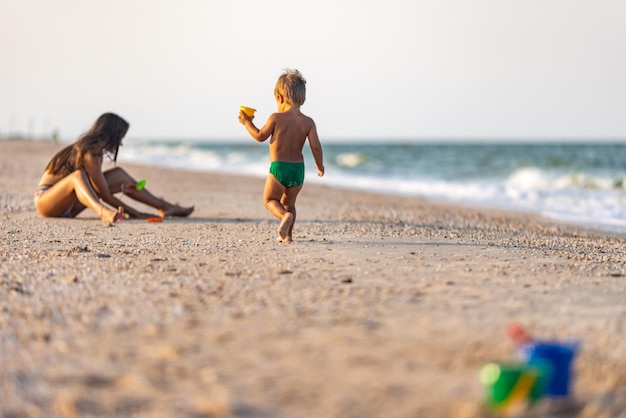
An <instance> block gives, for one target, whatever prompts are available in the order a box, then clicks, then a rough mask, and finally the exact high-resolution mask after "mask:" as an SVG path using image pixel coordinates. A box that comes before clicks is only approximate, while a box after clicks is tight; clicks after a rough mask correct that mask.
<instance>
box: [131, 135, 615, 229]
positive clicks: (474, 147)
mask: <svg viewBox="0 0 626 418" xmlns="http://www.w3.org/2000/svg"><path fill="white" fill-rule="evenodd" d="M305 158H306V161H305V162H306V165H307V179H306V181H307V182H311V183H320V184H326V185H329V186H333V187H342V188H349V189H358V190H367V191H372V192H379V193H387V194H394V195H402V196H414V197H420V198H424V199H429V200H435V201H444V202H455V203H462V204H469V205H474V206H480V207H487V208H498V209H508V210H514V211H518V212H530V213H536V214H540V215H543V216H546V217H548V218H553V219H557V220H561V221H566V222H570V223H576V224H582V225H586V226H591V227H594V228H599V229H602V230H605V231H614V232H626V143H624V144H622V143H548V144H540V143H511V144H504V143H415V142H406V143H402V142H383V141H381V142H379V143H371V142H368V143H324V160H325V161H324V162H325V166H326V175H325V176H324V177H323V178H318V177H317V176H316V170H315V167H314V164H313V160H312V156H311V152H310V150H309V149H308V148H305ZM119 161H120V162H122V161H129V162H134V163H141V164H148V165H154V166H167V167H174V168H179V169H185V170H194V171H219V172H224V173H237V174H244V175H250V176H258V177H265V176H266V173H267V170H268V167H269V156H268V149H267V143H263V144H257V143H254V142H252V143H242V142H232V143H228V142H215V141H205V142H202V141H137V140H135V141H132V140H131V141H125V145H124V148H123V150H122V152H120V157H119Z"/></svg>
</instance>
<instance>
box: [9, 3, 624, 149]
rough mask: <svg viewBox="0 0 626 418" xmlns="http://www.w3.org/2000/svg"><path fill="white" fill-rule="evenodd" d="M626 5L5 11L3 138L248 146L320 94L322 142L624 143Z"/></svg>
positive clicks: (37, 7)
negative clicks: (112, 130)
mask: <svg viewBox="0 0 626 418" xmlns="http://www.w3.org/2000/svg"><path fill="white" fill-rule="evenodd" d="M625 22H626V1H624V0H593V1H591V0H586V1H584V0H515V1H514V0H406V1H405V0H387V1H385V2H382V1H375V0H372V1H363V0H358V1H357V0H332V1H327V0H311V1H308V0H307V1H304V0H303V1H293V0H292V1H287V0H256V1H254V0H236V1H231V0H220V1H218V0H176V1H174V0H168V1H165V0H107V1H102V0H100V1H95V0H54V1H50V0H0V135H7V133H9V132H10V131H12V132H18V133H23V134H27V133H34V134H35V135H41V134H43V133H48V132H52V131H53V130H54V129H57V130H58V131H59V133H60V135H61V138H63V139H68V140H73V139H75V137H77V136H78V135H79V134H80V133H82V132H84V131H85V130H87V129H88V128H89V126H90V125H91V124H92V123H93V121H94V120H95V119H96V118H97V117H98V116H99V115H100V114H101V113H103V112H107V111H112V112H115V113H118V114H119V115H120V116H122V117H124V118H125V119H127V120H128V121H129V122H130V124H131V130H130V131H129V134H128V137H129V138H131V137H132V138H145V139H160V138H166V139H245V138H248V137H247V134H246V133H245V130H244V128H243V127H242V126H241V125H240V124H239V123H238V121H237V114H238V111H239V109H238V108H239V105H247V106H251V107H255V108H257V109H258V112H257V117H256V119H255V122H256V123H257V125H263V123H264V122H265V120H266V119H267V117H268V116H269V114H270V113H272V112H274V111H275V110H276V103H275V101H274V98H273V90H274V85H275V82H276V79H277V77H278V76H279V75H280V74H281V72H282V69H283V68H286V67H290V68H297V69H299V70H300V71H301V72H302V73H303V74H304V76H305V78H306V79H307V102H306V103H305V104H304V106H303V107H302V111H303V112H304V113H305V114H308V115H309V116H311V117H313V118H314V119H315V121H316V123H317V127H318V131H319V133H320V137H321V138H322V140H335V139H374V140H376V139H378V140H382V139H407V140H408V139H516V140H520V139H612V140H615V139H623V140H626V46H625V42H626V23H625Z"/></svg>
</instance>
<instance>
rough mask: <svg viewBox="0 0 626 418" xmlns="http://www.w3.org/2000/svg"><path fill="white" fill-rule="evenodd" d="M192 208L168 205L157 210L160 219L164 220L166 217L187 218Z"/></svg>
mask: <svg viewBox="0 0 626 418" xmlns="http://www.w3.org/2000/svg"><path fill="white" fill-rule="evenodd" d="M193 210H194V207H193V206H190V207H188V208H184V207H182V206H178V205H171V204H168V205H167V206H166V207H165V208H163V209H159V215H160V216H161V218H165V217H166V216H183V217H184V216H189V215H191V212H193Z"/></svg>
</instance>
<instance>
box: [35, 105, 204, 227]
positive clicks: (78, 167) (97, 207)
mask: <svg viewBox="0 0 626 418" xmlns="http://www.w3.org/2000/svg"><path fill="white" fill-rule="evenodd" d="M128 127H129V124H128V122H126V121H125V120H124V119H122V118H121V117H119V116H117V115H115V114H113V113H105V114H103V115H101V116H100V117H99V118H98V119H97V120H96V122H95V123H94V124H93V126H92V127H91V129H89V131H88V132H87V133H85V134H83V135H82V136H81V137H80V138H79V139H78V140H77V141H76V142H74V143H73V144H71V145H68V146H66V147H65V148H63V149H62V150H61V151H59V152H58V153H57V154H56V155H55V156H54V157H53V158H52V160H50V162H49V163H48V165H47V166H46V168H45V172H44V174H43V176H42V177H41V180H40V181H39V185H38V186H37V192H36V193H35V207H36V208H37V211H38V212H39V214H40V215H42V216H44V217H56V218H59V217H60V218H74V217H76V216H77V215H78V214H79V213H81V212H82V211H83V210H84V209H85V208H90V209H92V210H93V211H94V212H96V214H97V215H98V216H99V217H100V219H102V221H104V222H116V221H118V220H120V219H122V218H123V217H125V216H127V217H129V218H138V219H147V218H150V217H153V216H154V215H152V214H149V213H143V212H140V211H138V210H135V209H133V208H132V207H131V206H129V205H127V204H126V203H124V202H122V201H121V200H119V199H118V198H116V197H115V196H114V195H113V193H119V192H123V193H124V194H125V195H126V196H128V197H130V198H132V199H134V200H136V201H138V202H142V203H145V204H146V205H148V206H151V207H153V208H155V209H156V210H157V212H158V214H159V216H160V217H166V216H188V215H189V214H191V212H193V209H194V208H193V206H192V207H186V208H185V207H181V206H178V205H174V204H172V203H169V202H167V201H165V200H163V199H160V198H158V197H156V196H154V195H153V194H151V193H150V192H149V191H147V190H146V189H142V190H137V182H136V181H135V179H133V178H132V177H131V176H130V175H129V174H128V173H127V172H126V171H125V170H124V169H122V168H120V167H115V168H112V169H110V170H106V171H104V172H103V171H102V161H103V158H104V155H105V154H107V156H108V157H109V158H111V159H112V160H113V161H114V162H115V161H117V153H118V149H119V147H120V146H121V145H122V140H123V139H124V136H125V135H126V132H127V131H128ZM107 205H109V206H107ZM114 208H116V209H114Z"/></svg>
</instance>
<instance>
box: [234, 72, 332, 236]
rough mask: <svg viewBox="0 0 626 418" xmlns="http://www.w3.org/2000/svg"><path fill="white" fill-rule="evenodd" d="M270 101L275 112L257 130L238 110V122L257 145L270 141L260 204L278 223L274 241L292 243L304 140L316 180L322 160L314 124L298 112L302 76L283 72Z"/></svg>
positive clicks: (321, 170) (321, 172)
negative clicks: (307, 142) (309, 151)
mask: <svg viewBox="0 0 626 418" xmlns="http://www.w3.org/2000/svg"><path fill="white" fill-rule="evenodd" d="M274 98H275V99H276V104H277V106H278V112H277V113H273V114H271V115H270V117H269V118H268V119H267V122H265V125H264V126H263V127H262V128H261V129H259V128H257V127H256V126H255V125H254V123H253V122H252V119H253V118H254V116H248V115H246V114H245V113H244V112H243V111H241V110H240V111H239V122H241V123H242V124H243V125H244V126H245V127H246V129H247V131H248V132H249V133H250V135H251V136H252V138H254V139H255V140H257V141H259V142H263V141H265V140H266V139H268V138H270V137H271V139H270V162H271V163H270V170H269V174H268V176H267V180H266V181H265V190H264V192H263V201H264V203H265V208H266V209H267V210H268V211H270V213H271V214H272V215H274V216H275V217H276V218H278V219H279V220H280V226H279V227H278V238H277V241H279V242H292V241H293V225H294V222H295V220H296V198H297V197H298V193H300V190H302V185H303V183H304V156H303V155H302V149H303V148H304V143H305V142H306V140H307V139H308V140H309V146H310V147H311V152H312V153H313V158H314V160H315V167H316V168H317V170H318V173H317V175H318V176H320V177H321V176H323V175H324V159H323V153H322V145H321V143H320V140H319V137H318V135H317V128H316V127H315V122H314V121H313V119H311V118H310V117H308V116H306V115H304V114H303V113H302V112H301V111H300V106H302V105H303V104H304V101H305V99H306V80H305V79H304V77H302V74H301V73H300V72H299V71H298V70H291V69H287V70H285V72H284V73H283V74H282V75H281V76H280V77H279V78H278V81H277V82H276V87H275V89H274Z"/></svg>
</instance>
